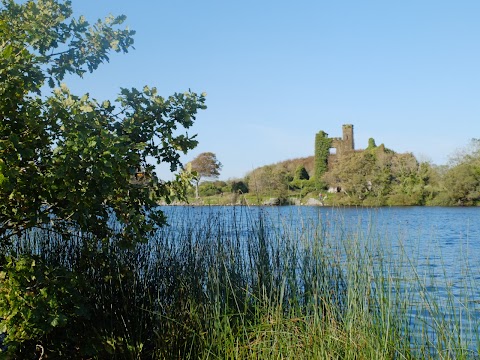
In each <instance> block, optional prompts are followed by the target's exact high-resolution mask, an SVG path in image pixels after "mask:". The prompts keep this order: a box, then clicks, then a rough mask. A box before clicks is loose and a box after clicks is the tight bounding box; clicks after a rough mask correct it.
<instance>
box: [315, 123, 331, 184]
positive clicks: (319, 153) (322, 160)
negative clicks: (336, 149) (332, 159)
mask: <svg viewBox="0 0 480 360" xmlns="http://www.w3.org/2000/svg"><path fill="white" fill-rule="evenodd" d="M331 146H332V139H330V138H329V137H328V134H327V133H326V132H325V131H319V132H318V133H317V134H316V135H315V182H316V183H320V182H321V179H322V175H323V174H324V173H325V172H326V171H327V169H328V156H329V154H330V148H331Z"/></svg>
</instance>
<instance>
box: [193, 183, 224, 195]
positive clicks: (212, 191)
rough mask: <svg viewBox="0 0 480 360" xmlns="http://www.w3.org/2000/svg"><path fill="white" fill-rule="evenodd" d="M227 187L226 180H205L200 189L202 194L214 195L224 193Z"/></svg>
mask: <svg viewBox="0 0 480 360" xmlns="http://www.w3.org/2000/svg"><path fill="white" fill-rule="evenodd" d="M226 188H227V183H226V182H225V181H205V182H203V183H201V184H200V186H199V188H198V191H199V194H200V195H201V196H213V195H218V194H223V192H224V191H223V190H224V189H226Z"/></svg>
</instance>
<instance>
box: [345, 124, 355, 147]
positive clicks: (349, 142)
mask: <svg viewBox="0 0 480 360" xmlns="http://www.w3.org/2000/svg"><path fill="white" fill-rule="evenodd" d="M342 130H343V149H342V150H343V151H344V152H348V151H353V150H354V149H355V143H354V141H353V125H352V124H346V125H343V126H342Z"/></svg>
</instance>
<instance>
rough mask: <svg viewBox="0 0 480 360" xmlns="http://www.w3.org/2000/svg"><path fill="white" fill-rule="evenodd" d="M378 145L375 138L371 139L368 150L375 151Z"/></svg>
mask: <svg viewBox="0 0 480 360" xmlns="http://www.w3.org/2000/svg"><path fill="white" fill-rule="evenodd" d="M376 147H377V145H376V144H375V139H374V138H369V139H368V147H367V150H371V149H375V148H376Z"/></svg>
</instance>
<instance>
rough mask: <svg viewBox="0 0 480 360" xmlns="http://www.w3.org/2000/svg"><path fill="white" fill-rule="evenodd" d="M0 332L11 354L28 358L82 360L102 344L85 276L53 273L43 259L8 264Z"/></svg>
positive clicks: (1, 289)
mask: <svg viewBox="0 0 480 360" xmlns="http://www.w3.org/2000/svg"><path fill="white" fill-rule="evenodd" d="M0 281H1V286H0V319H2V320H1V321H0V332H2V333H4V334H5V338H4V340H3V343H4V345H5V346H6V347H7V349H8V350H7V353H8V354H11V355H13V354H16V356H20V357H22V358H27V356H29V355H27V354H30V353H33V352H34V351H35V348H36V346H40V347H39V349H38V350H40V349H41V350H42V351H47V352H48V353H49V354H50V356H49V357H51V358H54V357H56V358H62V357H63V358H71V359H73V358H81V357H83V356H87V355H92V354H94V353H95V348H94V345H95V343H98V339H96V338H95V336H96V335H95V332H92V331H91V329H89V327H90V325H89V324H90V323H91V318H90V311H91V309H89V307H88V306H86V299H85V298H84V297H83V295H82V294H81V293H80V291H79V289H82V288H84V285H83V283H82V281H81V280H80V278H79V276H78V275H76V274H75V273H73V272H71V271H68V270H66V269H63V268H52V267H50V266H47V265H45V264H44V262H42V260H41V259H40V258H39V257H38V256H20V257H18V258H14V257H12V256H9V257H7V258H6V259H4V264H3V266H2V271H1V272H0Z"/></svg>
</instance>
